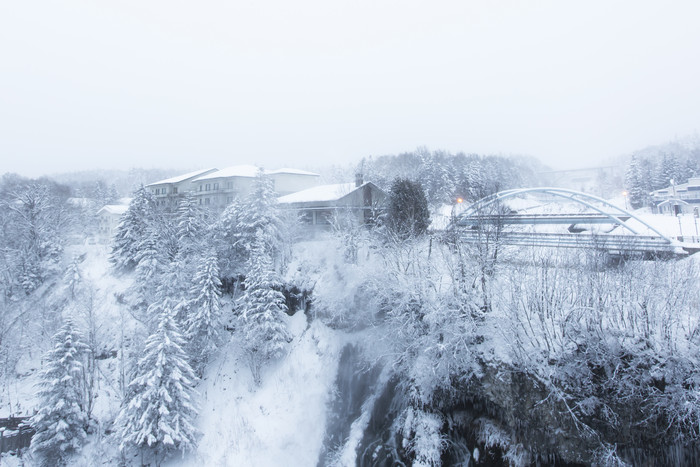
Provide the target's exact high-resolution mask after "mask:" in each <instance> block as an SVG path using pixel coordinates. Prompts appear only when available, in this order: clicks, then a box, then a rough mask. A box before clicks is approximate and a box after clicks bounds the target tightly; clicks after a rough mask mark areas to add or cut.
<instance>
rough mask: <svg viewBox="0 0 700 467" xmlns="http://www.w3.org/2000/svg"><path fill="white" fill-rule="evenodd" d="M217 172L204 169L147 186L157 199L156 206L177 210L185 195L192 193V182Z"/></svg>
mask: <svg viewBox="0 0 700 467" xmlns="http://www.w3.org/2000/svg"><path fill="white" fill-rule="evenodd" d="M212 172H216V169H214V168H211V169H203V170H197V171H194V172H190V173H186V174H184V175H178V176H177V177H172V178H167V179H165V180H160V181H158V182H154V183H150V184H148V185H146V188H148V189H149V190H151V192H152V193H153V196H155V198H156V204H158V206H163V207H165V208H167V209H177V204H178V203H179V201H180V199H181V198H182V197H183V196H184V194H185V193H186V192H188V191H191V186H190V182H192V180H194V179H195V178H197V177H201V176H202V175H206V174H209V173H212Z"/></svg>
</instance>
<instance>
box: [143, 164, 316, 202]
mask: <svg viewBox="0 0 700 467" xmlns="http://www.w3.org/2000/svg"><path fill="white" fill-rule="evenodd" d="M260 172H261V169H260V168H259V167H256V166H254V165H237V166H233V167H227V168H225V169H221V170H219V169H206V170H201V171H197V172H191V173H189V174H184V175H181V176H179V177H173V178H169V179H167V180H161V181H159V182H155V183H151V184H149V185H147V188H149V189H150V190H151V191H152V192H153V194H154V196H155V197H156V200H157V202H158V204H159V205H160V206H165V207H166V208H169V209H174V208H176V207H177V204H178V202H179V200H180V198H181V197H182V196H184V193H186V192H190V193H192V194H193V195H194V196H195V198H196V199H197V200H198V201H199V204H201V205H202V206H207V207H211V208H217V209H223V208H225V207H226V206H228V205H229V204H230V203H231V202H232V201H233V200H234V199H236V198H243V197H245V196H247V195H248V194H249V193H250V192H251V190H252V188H253V183H254V181H255V177H257V176H258V175H259V174H260ZM262 173H263V174H264V175H266V176H268V177H270V179H271V180H272V183H273V186H274V189H275V192H276V193H277V194H278V195H280V196H282V195H287V194H290V193H295V192H297V191H301V190H304V189H307V188H311V187H314V186H316V185H318V182H319V179H320V175H319V174H316V173H312V172H306V171H303V170H298V169H277V170H269V171H263V172H262Z"/></svg>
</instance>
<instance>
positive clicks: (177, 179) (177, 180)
mask: <svg viewBox="0 0 700 467" xmlns="http://www.w3.org/2000/svg"><path fill="white" fill-rule="evenodd" d="M212 170H216V169H215V168H213V167H212V168H210V169H203V170H195V171H194V172H189V173H186V174H184V175H178V176H177V177H172V178H166V179H165V180H161V181H159V182H154V183H149V184H148V185H146V186H153V185H164V184H166V183H180V182H184V181H185V180H187V179H189V178H194V177H197V176H199V175H203V174H205V173H207V172H211V171H212Z"/></svg>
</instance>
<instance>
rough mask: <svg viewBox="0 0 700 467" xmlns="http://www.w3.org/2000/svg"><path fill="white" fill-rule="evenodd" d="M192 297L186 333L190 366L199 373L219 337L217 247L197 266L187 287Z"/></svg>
mask: <svg viewBox="0 0 700 467" xmlns="http://www.w3.org/2000/svg"><path fill="white" fill-rule="evenodd" d="M190 296H192V297H194V298H193V299H192V300H191V301H190V302H189V303H188V307H189V310H190V313H189V316H188V318H187V320H186V323H185V326H186V328H185V329H186V330H185V336H186V337H187V340H188V343H189V354H190V357H191V358H192V362H193V365H192V366H193V367H194V368H195V370H196V371H197V372H198V374H201V372H202V370H203V368H204V365H205V364H206V362H207V360H208V359H209V357H210V356H211V354H212V353H213V352H214V351H215V350H216V348H217V346H218V344H219V341H220V339H221V329H222V326H223V325H222V320H221V280H220V279H219V259H218V257H217V255H216V251H213V250H212V251H210V252H209V254H208V255H206V256H204V257H203V258H202V260H201V262H200V264H199V266H198V267H197V274H196V275H195V277H194V283H193V285H192V288H191V290H190Z"/></svg>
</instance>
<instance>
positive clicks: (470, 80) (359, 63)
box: [0, 0, 700, 176]
mask: <svg viewBox="0 0 700 467" xmlns="http://www.w3.org/2000/svg"><path fill="white" fill-rule="evenodd" d="M699 18H700V2H699V1H697V0H689V1H672V0H669V1H660V0H659V1H646V0H642V1H632V0H630V1H625V2H620V1H611V0H604V1H597V0H596V1H585V2H584V1H577V2H573V1H561V0H556V1H537V2H536V1H522V2H515V1H498V0H496V1H487V0H481V1H470V0H462V1H449V2H441V1H435V0H433V1H412V0H401V1H392V2H388V1H386V2H383V1H379V0H372V1H364V0H351V1H337V0H313V1H309V0H294V1H289V0H275V1H267V0H245V1H242V0H228V1H223V0H221V1H218V0H198V1H193V0H191V1H178V0H154V1H148V0H120V1H106V0H105V1H99V0H97V1H96V0H84V1H78V0H62V1H32V0H26V1H25V0H5V1H1V2H0V159H1V163H0V173H4V172H8V171H9V172H18V173H21V174H24V175H29V176H36V175H40V174H43V173H53V172H63V171H72V170H79V169H89V168H128V167H132V166H138V167H183V168H184V167H187V168H190V167H205V166H218V167H224V166H228V165H235V164H243V163H258V164H262V165H265V166H267V167H276V166H298V167H302V168H303V167H309V166H319V165H326V164H330V163H333V162H337V163H343V162H346V161H351V160H359V159H360V158H361V157H363V156H368V155H382V154H389V153H398V152H402V151H408V150H412V149H415V148H416V147H417V146H419V145H426V146H428V147H429V148H430V149H447V150H450V151H465V152H478V153H482V154H485V153H503V154H529V155H533V156H536V157H539V158H540V159H541V160H542V161H543V162H545V163H547V164H550V165H552V166H554V167H563V168H566V167H585V166H591V165H594V164H595V163H598V162H599V161H601V160H602V159H604V158H607V157H610V156H616V155H619V154H623V153H627V152H630V151H632V150H634V149H637V148H640V147H643V146H646V145H649V144H656V143H663V142H666V141H668V140H671V139H673V138H674V137H676V136H684V135H687V134H690V133H693V132H695V131H698V130H700V26H699V24H700V22H699V21H698V19H699Z"/></svg>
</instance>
